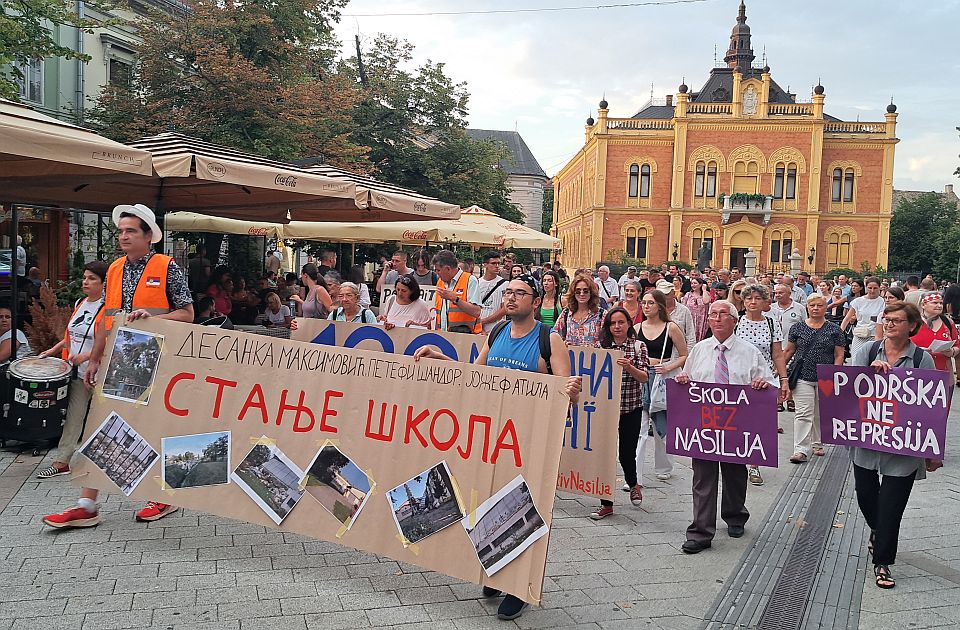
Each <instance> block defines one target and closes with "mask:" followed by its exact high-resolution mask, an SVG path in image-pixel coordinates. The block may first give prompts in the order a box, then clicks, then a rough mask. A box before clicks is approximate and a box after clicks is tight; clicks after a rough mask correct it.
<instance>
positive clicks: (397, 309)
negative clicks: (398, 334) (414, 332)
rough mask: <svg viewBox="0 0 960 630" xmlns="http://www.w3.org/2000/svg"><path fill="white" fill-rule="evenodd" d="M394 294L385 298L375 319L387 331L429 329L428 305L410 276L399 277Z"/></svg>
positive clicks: (430, 319)
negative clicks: (385, 300) (395, 329)
mask: <svg viewBox="0 0 960 630" xmlns="http://www.w3.org/2000/svg"><path fill="white" fill-rule="evenodd" d="M394 287H395V293H394V294H393V295H391V296H390V297H388V298H387V302H386V304H384V306H383V308H382V309H381V310H382V312H381V313H380V316H379V317H378V318H377V320H378V321H381V322H383V327H384V328H385V329H387V330H390V329H391V328H396V327H398V326H399V327H400V328H429V326H430V322H431V321H433V317H432V315H431V313H430V305H429V304H427V303H426V302H424V301H423V300H422V299H421V298H420V296H421V290H420V284H419V283H418V282H417V281H416V280H414V279H413V277H412V276H406V275H405V276H400V277H398V278H397V282H396V284H394Z"/></svg>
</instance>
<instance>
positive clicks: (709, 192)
mask: <svg viewBox="0 0 960 630" xmlns="http://www.w3.org/2000/svg"><path fill="white" fill-rule="evenodd" d="M693 181H694V184H693V196H694V197H716V196H717V163H716V162H697V167H696V176H695V177H694V180H693Z"/></svg>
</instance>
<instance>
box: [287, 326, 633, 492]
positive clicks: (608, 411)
mask: <svg viewBox="0 0 960 630" xmlns="http://www.w3.org/2000/svg"><path fill="white" fill-rule="evenodd" d="M297 325H298V328H297V330H295V331H292V332H291V334H290V337H291V339H297V340H300V341H312V342H313V343H320V344H325V345H329V346H338V347H341V348H367V349H370V350H378V351H380V352H394V353H397V354H405V355H408V356H412V355H413V353H414V352H416V351H417V349H419V348H421V347H423V346H434V347H436V348H437V349H438V350H440V351H441V352H443V353H444V354H445V355H447V356H448V357H451V358H454V359H456V360H458V361H466V362H468V363H473V362H474V361H475V360H476V358H477V355H479V354H480V349H481V348H482V347H483V344H484V343H485V342H486V337H484V336H482V335H464V334H460V333H445V332H436V331H431V330H420V329H413V328H393V329H391V330H384V328H383V327H382V326H375V325H373V324H354V323H350V322H328V321H325V320H318V319H303V318H300V319H298V320H297ZM569 352H570V366H571V368H572V372H573V374H574V375H575V376H577V375H578V376H582V377H583V391H582V393H581V394H580V400H579V402H578V403H577V404H576V405H573V406H572V407H571V408H570V414H569V416H568V418H567V424H566V432H565V434H564V439H563V456H562V457H561V459H560V473H559V475H558V477H557V488H559V489H560V490H564V491H567V492H573V493H576V494H583V495H586V496H591V497H596V498H599V499H611V500H612V499H613V489H614V485H615V484H616V478H617V427H618V425H619V423H620V385H621V382H622V380H621V379H622V376H621V375H622V370H623V368H621V367H620V366H619V365H617V357H619V356H620V355H621V353H619V352H611V351H610V350H600V349H598V348H587V347H581V346H572V347H570V349H569Z"/></svg>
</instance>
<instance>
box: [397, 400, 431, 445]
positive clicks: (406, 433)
mask: <svg viewBox="0 0 960 630" xmlns="http://www.w3.org/2000/svg"><path fill="white" fill-rule="evenodd" d="M429 415H430V410H429V409H424V410H423V411H421V412H420V413H419V414H417V416H416V417H414V415H413V405H408V406H407V423H406V425H405V428H404V430H403V443H404V444H409V443H410V432H411V431H413V434H414V435H416V436H417V439H418V440H420V445H421V446H423V448H427V439H426V438H425V437H423V434H422V433H420V431H419V430H417V427H418V426H419V425H420V423H421V422H423V421H424V420H426V419H427V416H429Z"/></svg>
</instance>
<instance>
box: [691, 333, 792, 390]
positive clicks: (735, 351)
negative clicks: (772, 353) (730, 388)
mask: <svg viewBox="0 0 960 630" xmlns="http://www.w3.org/2000/svg"><path fill="white" fill-rule="evenodd" d="M719 345H720V342H719V341H717V339H716V337H707V338H706V339H704V340H703V341H701V342H700V343H698V344H697V345H695V346H694V347H693V350H691V351H690V354H689V356H687V362H686V363H685V364H684V366H683V371H684V372H685V373H686V374H688V375H689V376H690V380H691V381H694V382H697V381H704V382H707V383H714V382H716V377H715V370H716V367H717V356H718V355H719V353H718V352H717V346H719ZM723 345H724V346H725V347H726V348H727V350H726V352H725V353H724V355H725V356H726V357H727V369H728V370H729V371H730V384H731V385H749V384H750V383H752V382H753V381H754V380H755V379H757V378H762V379H763V380H765V381H768V382H769V381H771V380H775V379H774V376H773V372H771V371H770V366H768V365H767V361H766V359H764V358H763V355H762V354H760V351H759V350H757V348H756V346H754V345H753V344H751V343H748V342H746V341H744V340H743V339H740V338H739V337H737V336H736V335H730V336H729V337H727V339H726V340H724V342H723Z"/></svg>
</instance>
